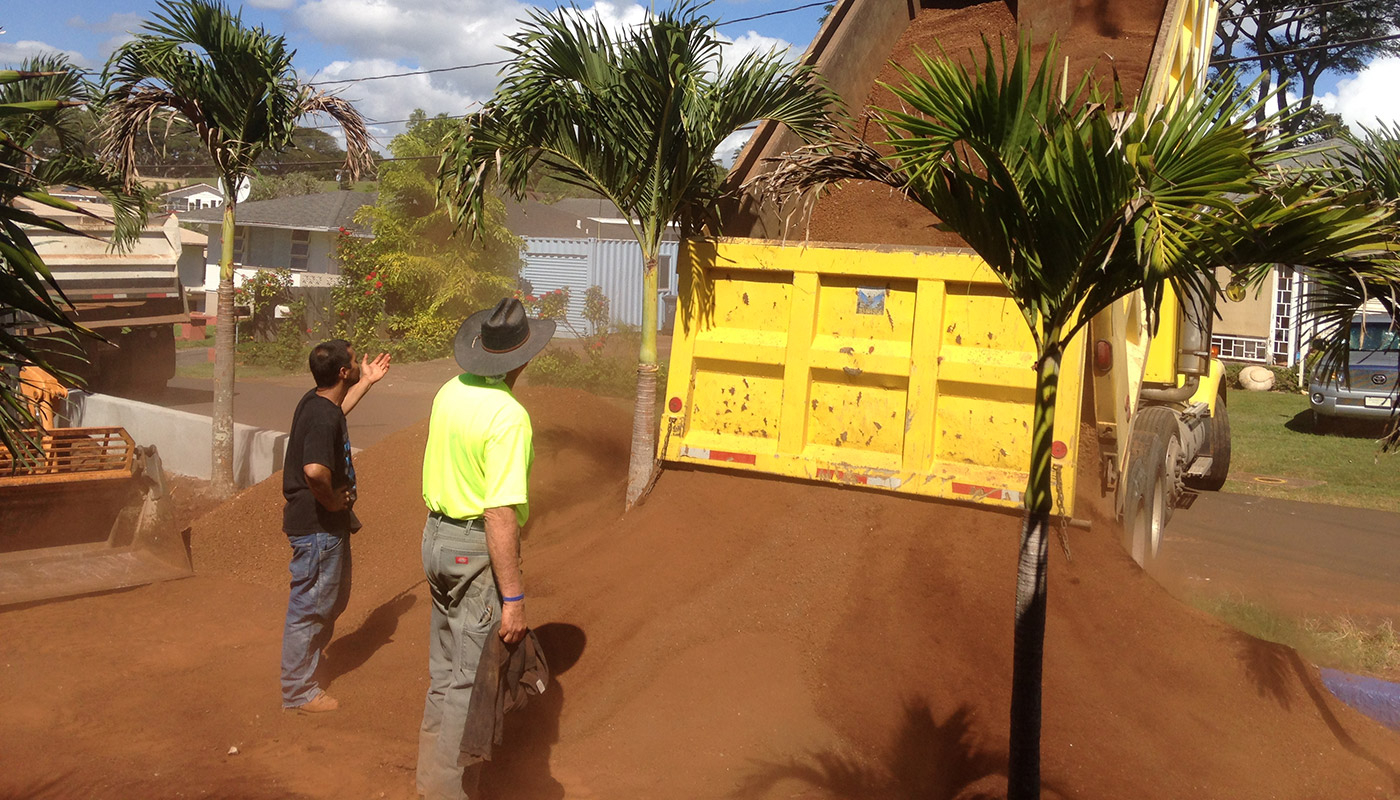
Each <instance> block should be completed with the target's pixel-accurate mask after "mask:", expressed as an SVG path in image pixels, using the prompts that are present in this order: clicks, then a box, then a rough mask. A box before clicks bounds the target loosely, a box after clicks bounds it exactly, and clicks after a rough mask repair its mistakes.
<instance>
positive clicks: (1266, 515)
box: [151, 359, 1400, 621]
mask: <svg viewBox="0 0 1400 800" xmlns="http://www.w3.org/2000/svg"><path fill="white" fill-rule="evenodd" d="M456 374H457V368H456V365H455V364H453V363H452V362H451V361H450V360H448V359H441V360H438V361H430V362H426V363H419V364H395V365H393V366H392V367H391V368H390V370H389V375H388V376H386V377H385V378H384V380H382V381H381V382H380V383H379V384H377V385H376V386H375V387H374V389H373V390H371V391H370V393H369V394H368V395H366V396H365V399H364V400H363V401H361V403H360V405H359V407H358V408H356V409H355V410H354V411H353V412H352V413H351V414H350V416H349V418H348V422H349V427H350V440H351V442H352V443H353V444H354V446H355V447H358V448H366V447H370V446H372V445H373V444H374V443H375V442H377V441H379V440H380V439H382V438H384V437H385V436H388V435H389V434H391V433H394V432H395V431H398V430H401V429H403V428H406V427H408V426H410V425H412V424H413V423H415V422H418V421H420V420H423V419H426V418H427V417H428V414H429V412H430V410H431V408H432V399H433V395H434V394H436V392H437V390H438V388H439V387H440V386H441V385H442V384H443V383H444V382H446V381H447V380H448V379H450V378H451V377H452V376H454V375H456ZM528 377H529V376H528V373H527V375H526V376H525V380H526V381H527V382H528ZM311 385H312V384H311V380H310V378H309V376H307V377H302V376H289V377H285V378H257V379H244V380H240V381H238V382H237V383H236V391H235V395H234V418H235V420H237V421H238V422H241V423H245V424H248V425H255V426H258V427H262V428H269V429H272V430H283V431H285V430H286V429H287V428H288V427H289V426H290V424H291V416H292V410H293V409H294V408H295V407H296V403H297V401H298V400H299V399H300V398H301V396H302V395H303V394H304V393H305V392H306V391H307V390H309V389H310V388H311ZM151 401H152V402H157V403H158V404H160V405H164V406H167V407H169V408H178V409H181V410H185V411H190V412H193V413H196V414H203V415H208V414H209V412H210V407H211V405H212V401H213V386H212V382H211V381H208V380H199V379H191V378H177V379H175V380H173V381H171V382H170V385H169V387H168V388H167V390H166V392H165V394H164V396H162V397H161V398H158V399H152V400H151ZM1153 576H1154V577H1156V578H1157V580H1158V581H1160V582H1161V583H1162V584H1163V585H1164V586H1165V587H1166V588H1167V589H1169V590H1170V591H1172V592H1173V593H1174V594H1176V595H1177V596H1179V597H1182V598H1189V597H1191V596H1192V595H1210V596H1218V595H1222V594H1232V595H1237V596H1240V597H1244V598H1248V599H1250V600H1253V601H1256V602H1261V603H1265V604H1267V605H1270V606H1272V607H1274V608H1276V609H1278V610H1279V611H1283V612H1288V613H1293V614H1298V615H1314V616H1317V615H1333V614H1352V615H1356V616H1358V617H1364V618H1371V619H1387V618H1388V619H1391V620H1396V621H1400V514H1394V513H1388V512H1382V511H1370V510H1366V509H1356V508H1343V507H1338V506H1325V505H1317V504H1313V503H1300V502H1295V501H1290V500H1278V499H1272V498H1262V497H1254V496H1250V495H1240V494H1230V493H1224V492H1221V493H1215V492H1208V493H1203V494H1201V495H1200V497H1199V498H1198V499H1197V500H1196V502H1195V504H1194V505H1193V506H1192V507H1191V508H1189V509H1178V510H1177V511H1176V513H1175V515H1174V516H1173V517H1172V520H1171V523H1170V525H1169V526H1168V527H1167V530H1166V538H1165V539H1164V540H1163V543H1162V551H1161V555H1160V556H1159V558H1158V561H1157V564H1156V565H1155V566H1154V568H1153Z"/></svg>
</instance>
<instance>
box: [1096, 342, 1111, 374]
mask: <svg viewBox="0 0 1400 800" xmlns="http://www.w3.org/2000/svg"><path fill="white" fill-rule="evenodd" d="M1112 368H1113V344H1112V343H1110V342H1109V341H1108V340H1107V339H1100V340H1098V341H1097V342H1094V369H1097V370H1098V371H1099V372H1108V371H1109V370H1110V369H1112Z"/></svg>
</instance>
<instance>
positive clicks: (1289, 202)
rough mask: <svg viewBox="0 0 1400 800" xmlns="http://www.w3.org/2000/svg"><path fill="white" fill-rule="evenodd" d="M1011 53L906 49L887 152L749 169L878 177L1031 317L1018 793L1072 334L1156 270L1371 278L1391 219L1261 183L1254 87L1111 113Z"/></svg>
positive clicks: (1033, 792) (1034, 752)
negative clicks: (1309, 271)
mask: <svg viewBox="0 0 1400 800" xmlns="http://www.w3.org/2000/svg"><path fill="white" fill-rule="evenodd" d="M1007 49H1008V48H1007V45H1006V43H1005V42H1003V44H1002V51H1001V58H1000V64H998V61H997V59H996V58H995V57H994V55H993V51H992V47H991V45H990V44H986V45H985V54H984V57H983V58H982V60H981V63H980V65H974V66H973V67H972V68H971V69H969V68H965V67H963V66H961V65H959V64H957V63H955V62H953V61H952V60H950V59H948V58H946V57H942V58H937V59H934V58H930V57H927V56H924V55H920V58H919V64H920V67H921V72H920V73H915V72H912V71H909V70H901V73H902V75H901V77H902V80H903V83H904V85H902V86H899V87H891V88H892V91H893V92H894V94H895V95H896V96H897V97H898V98H899V100H900V101H901V102H902V104H903V106H904V109H903V110H900V111H892V110H881V111H879V112H878V121H879V122H880V124H881V125H882V127H883V129H884V131H885V133H886V135H887V136H888V137H889V140H888V141H887V142H884V143H883V146H884V147H885V148H886V149H885V152H884V154H882V153H880V152H878V151H876V150H875V148H874V147H872V146H871V145H869V144H866V143H864V142H861V141H844V142H838V143H829V144H827V145H825V146H822V145H817V146H811V147H807V148H802V149H800V150H798V151H796V152H794V153H792V154H790V155H789V156H788V157H787V160H786V161H785V163H783V164H782V165H780V166H779V167H778V168H777V169H776V170H775V172H774V173H772V174H770V175H769V176H766V177H764V178H763V179H762V180H761V185H762V186H763V188H764V190H765V191H766V192H768V193H769V194H770V195H772V196H773V197H775V198H777V199H784V198H790V197H792V196H793V195H794V194H796V193H799V192H805V191H810V190H812V189H820V188H821V187H822V186H825V185H826V184H828V183H831V182H833V181H841V180H847V179H865V180H874V181H878V182H881V183H884V184H887V185H889V186H891V187H893V188H894V189H896V190H897V191H899V192H902V193H903V194H904V195H905V196H907V197H909V198H910V199H912V200H914V201H915V202H918V203H920V204H921V205H923V206H925V207H926V208H928V209H929V210H930V211H932V212H933V213H934V214H935V215H937V216H938V217H939V219H940V220H941V221H942V223H943V224H944V225H946V226H947V228H948V229H950V230H952V231H953V232H955V233H957V234H958V235H959V236H961V237H962V238H963V240H964V241H966V242H967V243H968V245H970V246H971V247H972V249H974V250H975V251H977V253H978V254H979V255H980V256H981V257H982V258H983V259H984V260H985V261H986V262H987V263H988V265H990V267H991V268H992V270H993V271H995V272H996V274H997V275H998V277H1000V278H1001V281H1002V283H1003V284H1005V286H1006V289H1007V291H1008V292H1009V293H1010V295H1011V297H1012V299H1013V301H1014V302H1015V303H1016V305H1017V307H1018V308H1019V309H1020V312H1021V314H1022V315H1023V316H1024V318H1025V320H1026V324H1027V326H1028V327H1029V329H1030V331H1031V334H1032V337H1033V340H1034V343H1035V347H1036V349H1037V360H1036V363H1035V369H1036V388H1035V408H1034V412H1033V420H1034V422H1033V426H1032V439H1031V455H1030V470H1029V478H1028V480H1027V488H1026V517H1025V521H1024V525H1023V527H1022V532H1021V546H1020V552H1019V557H1018V565H1017V582H1016V626H1015V637H1016V638H1015V649H1014V657H1013V666H1012V672H1013V684H1012V695H1011V734H1010V765H1009V774H1008V780H1009V796H1010V797H1011V798H1013V799H1015V800H1021V799H1024V798H1032V797H1038V796H1039V792H1040V709H1041V681H1040V678H1041V654H1042V649H1043V644H1044V635H1045V609H1046V544H1047V533H1048V527H1049V524H1050V517H1051V511H1052V508H1053V505H1052V492H1051V489H1052V483H1051V445H1052V441H1053V437H1052V429H1051V424H1052V421H1053V419H1054V412H1055V402H1056V390H1057V386H1058V381H1059V371H1060V361H1061V356H1062V354H1063V353H1064V351H1065V348H1066V346H1067V345H1068V343H1069V341H1070V340H1071V339H1072V338H1073V337H1074V335H1075V334H1076V333H1078V332H1079V331H1080V330H1081V329H1082V328H1083V327H1084V326H1085V325H1087V324H1088V323H1089V321H1090V320H1091V319H1092V318H1093V317H1094V316H1095V315H1096V314H1098V313H1099V312H1100V311H1103V310H1104V309H1106V308H1108V306H1109V305H1111V304H1112V303H1114V302H1116V301H1118V300H1120V299H1121V298H1124V297H1126V296H1127V295H1129V294H1132V293H1134V292H1139V291H1141V292H1142V294H1143V297H1144V299H1145V301H1146V304H1147V307H1148V308H1149V310H1150V313H1151V316H1152V318H1153V320H1154V321H1153V324H1154V325H1155V316H1156V314H1157V311H1158V310H1159V308H1160V305H1161V302H1162V297H1163V292H1164V289H1165V287H1167V286H1171V287H1173V288H1174V289H1175V290H1176V291H1177V292H1178V293H1179V294H1181V295H1183V296H1185V295H1187V294H1193V293H1195V294H1199V293H1205V296H1209V297H1214V296H1216V294H1218V292H1219V287H1218V286H1217V285H1216V283H1215V268H1216V267H1218V266H1225V267H1230V268H1233V269H1235V270H1237V271H1238V273H1239V275H1240V278H1241V280H1246V281H1248V280H1258V279H1259V278H1260V277H1261V276H1263V275H1265V274H1267V270H1268V268H1270V267H1271V266H1272V265H1273V264H1275V263H1289V264H1297V265H1301V266H1309V267H1312V268H1314V269H1315V270H1317V271H1319V272H1329V273H1332V274H1337V275H1342V274H1347V273H1350V274H1351V275H1353V276H1364V277H1361V278H1360V279H1363V280H1366V279H1370V280H1377V279H1378V280H1382V281H1384V280H1387V278H1386V277H1385V275H1386V274H1387V273H1386V270H1385V269H1384V268H1378V267H1377V266H1375V265H1374V264H1373V263H1371V262H1372V260H1373V259H1376V258H1380V257H1383V255H1384V248H1385V246H1386V243H1387V242H1388V241H1394V237H1395V231H1396V229H1395V227H1394V218H1393V213H1392V211H1391V210H1390V209H1386V208H1379V207H1377V206H1375V205H1374V204H1371V203H1368V202H1366V200H1367V198H1366V197H1365V196H1364V195H1363V194H1362V193H1361V192H1356V191H1352V192H1347V191H1345V190H1332V189H1328V188H1326V187H1324V186H1320V185H1317V184H1316V183H1314V182H1312V181H1310V180H1308V179H1305V178H1293V179H1289V180H1284V181H1282V182H1276V181H1274V180H1271V178H1270V177H1269V175H1270V174H1269V173H1268V171H1267V168H1268V167H1269V165H1270V164H1271V163H1273V162H1274V161H1275V159H1276V156H1275V152H1274V151H1275V149H1276V148H1277V145H1278V144H1279V143H1280V136H1279V135H1278V134H1277V133H1275V131H1277V130H1279V128H1278V126H1277V124H1276V123H1277V122H1278V119H1277V118H1276V117H1270V118H1268V119H1266V121H1265V125H1264V126H1261V127H1254V126H1253V125H1251V124H1250V122H1249V120H1252V119H1254V115H1253V113H1252V112H1253V111H1254V110H1255V109H1253V108H1252V107H1251V106H1250V105H1249V101H1248V99H1247V98H1248V97H1251V96H1253V95H1252V94H1251V93H1250V92H1244V93H1239V92H1233V91H1231V90H1230V89H1229V88H1228V87H1221V88H1216V89H1215V90H1212V91H1209V92H1206V93H1203V94H1197V95H1196V96H1182V97H1176V98H1173V102H1172V103H1171V104H1169V107H1160V106H1154V105H1153V104H1152V103H1151V102H1150V101H1149V100H1148V99H1147V98H1146V96H1144V97H1142V98H1141V99H1140V100H1139V101H1138V102H1137V103H1136V104H1135V105H1134V106H1133V107H1132V108H1130V109H1124V108H1121V107H1119V106H1120V103H1115V102H1108V103H1105V102H1102V101H1101V99H1100V98H1098V97H1096V96H1094V94H1093V93H1092V92H1089V91H1087V90H1086V88H1085V87H1086V86H1087V85H1088V82H1087V81H1088V79H1087V77H1086V79H1085V81H1084V82H1081V83H1080V84H1079V87H1078V88H1077V89H1075V90H1073V91H1069V90H1068V87H1061V86H1058V85H1057V82H1056V80H1055V77H1054V75H1055V72H1056V70H1055V69H1054V65H1056V63H1057V61H1056V55H1055V52H1054V50H1055V48H1054V47H1053V46H1052V47H1051V48H1050V50H1049V52H1047V53H1046V54H1045V56H1044V59H1043V61H1042V62H1041V63H1040V64H1039V65H1038V66H1033V65H1032V63H1031V57H1030V48H1029V45H1028V44H1027V43H1021V44H1020V45H1019V46H1016V47H1013V48H1011V49H1012V50H1013V52H1012V53H1011V54H1008V52H1007ZM1114 99H1116V100H1120V101H1121V92H1119V91H1117V87H1115V94H1114ZM1127 112H1131V113H1127ZM1389 274H1390V275H1392V276H1393V275H1394V273H1393V272H1392V273H1389ZM1389 280H1393V277H1392V278H1390V279H1389ZM1392 285H1396V284H1394V283H1392Z"/></svg>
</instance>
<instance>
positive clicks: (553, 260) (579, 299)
mask: <svg viewBox="0 0 1400 800" xmlns="http://www.w3.org/2000/svg"><path fill="white" fill-rule="evenodd" d="M524 239H525V252H523V253H522V254H521V258H522V259H523V261H524V262H525V263H524V265H523V266H522V267H521V270H520V276H521V277H522V278H524V279H525V280H527V281H529V282H530V286H531V287H532V288H533V290H534V293H535V294H537V295H539V294H544V293H546V292H550V291H553V290H555V289H560V288H564V287H567V288H568V289H569V315H568V323H569V324H568V325H561V326H560V328H559V332H558V334H557V335H559V336H566V337H572V336H573V335H574V331H577V332H578V333H579V334H584V335H586V334H588V332H589V330H588V322H587V321H586V320H585V319H584V316H583V301H584V295H585V293H587V291H588V287H590V286H599V287H602V290H603V294H604V295H606V296H607V298H608V300H609V304H610V311H611V317H612V324H613V325H630V326H640V325H641V324H642V248H641V246H640V245H638V244H637V242H636V241H635V240H632V239H596V238H549V237H534V236H526V237H524ZM678 248H679V243H677V242H663V243H662V245H661V257H660V263H658V264H657V272H658V273H659V274H658V276H657V281H658V284H659V293H660V297H659V298H658V300H657V308H658V319H657V323H658V325H657V327H658V328H660V329H663V330H665V329H667V328H668V327H669V325H670V319H669V316H670V315H669V314H668V313H667V309H670V310H671V311H672V312H674V308H675V303H674V302H667V301H668V299H669V298H674V297H675V291H676V253H677V250H678ZM571 326H572V328H573V329H574V330H573V331H571V330H569V328H570V327H571Z"/></svg>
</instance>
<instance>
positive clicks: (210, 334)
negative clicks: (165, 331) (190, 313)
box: [175, 325, 214, 350]
mask: <svg viewBox="0 0 1400 800" xmlns="http://www.w3.org/2000/svg"><path fill="white" fill-rule="evenodd" d="M213 346H214V326H213V325H206V326H205V327H204V338H203V339H182V338H180V326H179V325H176V326H175V349H176V350H189V349H190V348H193V347H213Z"/></svg>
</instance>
